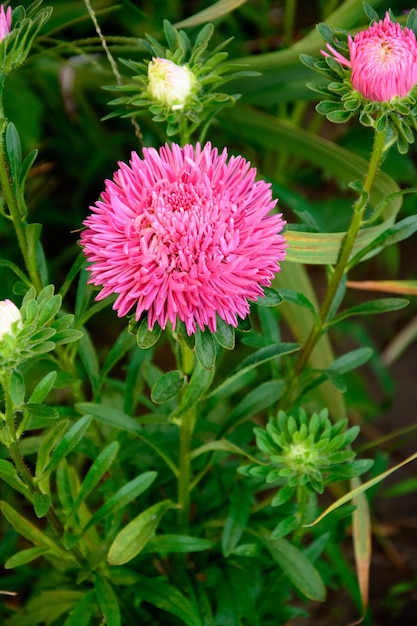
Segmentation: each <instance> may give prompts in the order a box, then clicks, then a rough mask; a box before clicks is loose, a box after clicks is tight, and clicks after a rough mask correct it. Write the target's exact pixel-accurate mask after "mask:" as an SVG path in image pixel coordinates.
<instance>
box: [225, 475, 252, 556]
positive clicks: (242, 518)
mask: <svg viewBox="0 0 417 626" xmlns="http://www.w3.org/2000/svg"><path fill="white" fill-rule="evenodd" d="M252 501H253V496H252V493H251V492H250V491H249V489H247V488H246V487H245V485H244V484H242V483H237V484H236V485H235V488H234V490H233V493H232V495H231V497H230V507H229V511H228V514H227V517H226V521H225V523H224V528H223V534H222V552H223V556H225V557H226V558H227V557H228V556H230V555H231V554H232V553H233V551H234V550H235V548H236V546H237V544H238V543H239V541H240V539H241V537H242V534H243V531H244V530H245V528H246V524H247V521H248V519H249V514H250V509H251V505H252Z"/></svg>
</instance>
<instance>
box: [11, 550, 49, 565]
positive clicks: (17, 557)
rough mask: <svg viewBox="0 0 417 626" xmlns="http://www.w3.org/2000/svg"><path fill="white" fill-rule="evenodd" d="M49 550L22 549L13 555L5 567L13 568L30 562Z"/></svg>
mask: <svg viewBox="0 0 417 626" xmlns="http://www.w3.org/2000/svg"><path fill="white" fill-rule="evenodd" d="M47 552H48V548H27V549H26V550H21V551H20V552H17V553H16V554H14V555H13V556H11V557H10V558H9V559H7V561H6V562H5V564H4V567H5V569H13V568H14V567H20V566H21V565H25V564H26V563H30V562H31V561H34V560H35V559H38V558H39V557H40V556H42V555H43V554H46V553H47Z"/></svg>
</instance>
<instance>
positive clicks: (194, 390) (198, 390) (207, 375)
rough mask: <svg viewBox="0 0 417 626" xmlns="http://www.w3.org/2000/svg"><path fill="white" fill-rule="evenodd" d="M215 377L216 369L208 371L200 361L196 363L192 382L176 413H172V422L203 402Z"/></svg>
mask: <svg viewBox="0 0 417 626" xmlns="http://www.w3.org/2000/svg"><path fill="white" fill-rule="evenodd" d="M213 376H214V368H213V369H211V370H207V369H205V368H204V367H203V366H202V365H201V364H200V363H199V362H198V361H197V362H196V365H195V367H194V371H193V373H192V376H191V379H190V382H189V383H188V385H187V386H186V388H185V391H184V394H183V397H182V399H181V402H180V404H179V405H178V407H177V408H176V409H175V411H173V413H171V416H170V419H171V421H174V420H175V419H177V417H180V416H181V415H182V414H183V413H184V412H185V411H188V409H190V408H191V407H194V406H195V405H196V404H197V402H198V401H199V400H201V398H202V397H203V396H204V394H205V393H206V391H207V389H208V388H209V387H210V385H211V382H212V380H213Z"/></svg>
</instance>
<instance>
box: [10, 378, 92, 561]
mask: <svg viewBox="0 0 417 626" xmlns="http://www.w3.org/2000/svg"><path fill="white" fill-rule="evenodd" d="M2 386H3V390H4V397H5V405H6V406H5V409H6V410H5V423H6V428H5V432H6V433H7V434H6V437H5V439H4V441H3V443H4V444H5V445H6V446H7V448H8V450H9V453H10V458H11V459H12V461H13V464H14V466H15V468H16V470H17V472H18V474H19V476H20V478H21V480H22V481H23V482H24V484H25V485H26V487H27V488H28V490H29V494H30V497H29V499H30V500H31V501H33V498H34V496H35V494H36V493H37V494H40V493H42V492H41V490H40V488H39V486H38V485H37V484H36V483H35V481H34V478H33V476H32V473H31V471H30V469H29V468H28V466H27V465H26V463H25V460H24V458H23V455H22V452H21V450H20V447H19V440H18V438H17V432H16V425H15V414H14V413H15V412H14V407H13V401H12V399H11V397H10V392H9V388H10V374H9V373H8V372H6V373H4V375H3V380H2ZM46 518H47V520H48V522H49V523H50V525H51V526H52V528H53V529H54V531H55V534H56V535H57V537H59V539H62V537H63V536H64V527H63V525H62V523H61V520H60V519H59V517H58V516H57V514H56V513H55V511H54V509H53V508H52V507H50V508H49V510H48V512H47V513H46ZM72 552H73V555H74V557H75V558H76V559H77V561H78V563H79V564H80V565H82V563H83V556H82V554H81V553H80V552H79V551H78V549H77V548H75V549H73V550H72Z"/></svg>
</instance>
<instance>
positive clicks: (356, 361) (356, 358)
mask: <svg viewBox="0 0 417 626" xmlns="http://www.w3.org/2000/svg"><path fill="white" fill-rule="evenodd" d="M372 354H373V350H372V348H357V350H352V351H351V352H347V353H346V354H344V355H343V356H341V357H339V358H338V359H336V360H335V361H333V363H332V364H331V365H330V366H329V367H328V368H327V371H329V370H330V371H332V372H337V373H338V374H346V372H350V371H351V370H353V369H356V368H357V367H360V366H361V365H363V364H364V363H366V362H367V361H369V359H370V358H371V356H372Z"/></svg>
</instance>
